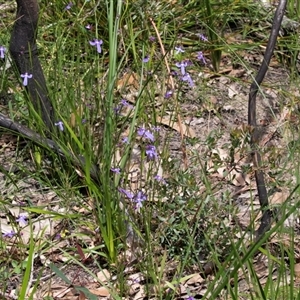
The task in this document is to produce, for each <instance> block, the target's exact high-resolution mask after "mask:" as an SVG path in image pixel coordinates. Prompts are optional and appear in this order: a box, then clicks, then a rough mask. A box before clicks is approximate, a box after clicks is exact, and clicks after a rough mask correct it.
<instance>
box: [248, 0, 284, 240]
mask: <svg viewBox="0 0 300 300" xmlns="http://www.w3.org/2000/svg"><path fill="white" fill-rule="evenodd" d="M286 3H287V0H280V2H279V4H278V6H277V9H276V12H275V15H274V20H273V24H272V30H271V33H270V37H269V41H268V45H267V48H266V51H265V55H264V59H263V62H262V64H261V66H260V69H259V71H258V73H257V75H256V77H255V79H254V80H253V82H252V83H251V86H250V93H249V101H248V125H249V127H250V128H251V130H252V132H251V142H250V144H251V150H252V161H253V166H254V172H255V180H256V186H257V191H258V198H259V203H260V208H261V211H262V218H261V223H260V226H259V228H258V230H257V231H256V234H255V235H256V241H258V240H260V239H261V238H262V237H263V235H264V234H265V232H266V231H268V230H269V229H270V228H271V222H272V212H271V210H270V208H269V200H268V193H267V189H266V184H265V179H264V173H263V171H262V159H261V155H260V153H259V150H258V144H259V139H260V132H259V128H258V126H257V124H256V95H257V92H258V90H259V88H260V85H261V83H262V81H263V80H264V78H265V75H266V73H267V70H268V67H269V64H270V61H271V58H272V56H273V52H274V49H275V45H276V41H277V37H278V34H279V30H280V26H281V23H282V19H283V16H284V12H285V8H286Z"/></svg>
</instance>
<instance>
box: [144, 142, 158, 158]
mask: <svg viewBox="0 0 300 300" xmlns="http://www.w3.org/2000/svg"><path fill="white" fill-rule="evenodd" d="M146 155H147V158H148V159H149V160H155V159H156V158H157V152H156V147H155V146H153V145H147V146H146Z"/></svg>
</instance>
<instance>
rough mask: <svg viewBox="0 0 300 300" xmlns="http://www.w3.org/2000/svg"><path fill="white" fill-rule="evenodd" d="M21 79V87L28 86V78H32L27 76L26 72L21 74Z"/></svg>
mask: <svg viewBox="0 0 300 300" xmlns="http://www.w3.org/2000/svg"><path fill="white" fill-rule="evenodd" d="M21 77H22V78H24V79H23V85H24V86H27V85H28V78H32V74H28V73H27V72H26V73H25V74H21Z"/></svg>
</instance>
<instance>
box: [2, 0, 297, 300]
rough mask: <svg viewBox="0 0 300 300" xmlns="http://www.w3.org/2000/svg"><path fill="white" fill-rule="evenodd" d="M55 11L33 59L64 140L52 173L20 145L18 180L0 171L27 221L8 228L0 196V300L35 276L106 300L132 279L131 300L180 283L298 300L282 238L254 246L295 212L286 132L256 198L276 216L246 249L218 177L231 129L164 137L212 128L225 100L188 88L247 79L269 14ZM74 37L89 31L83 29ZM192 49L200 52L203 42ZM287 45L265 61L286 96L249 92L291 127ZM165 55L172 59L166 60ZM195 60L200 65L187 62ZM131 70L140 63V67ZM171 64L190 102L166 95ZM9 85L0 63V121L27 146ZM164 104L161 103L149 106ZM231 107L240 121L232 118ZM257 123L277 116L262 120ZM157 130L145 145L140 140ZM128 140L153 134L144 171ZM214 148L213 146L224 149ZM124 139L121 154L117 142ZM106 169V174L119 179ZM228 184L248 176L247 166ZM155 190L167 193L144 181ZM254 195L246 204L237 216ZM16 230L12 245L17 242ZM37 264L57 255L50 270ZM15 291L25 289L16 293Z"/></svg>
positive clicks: (21, 104) (15, 88) (58, 7)
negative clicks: (6, 233)
mask: <svg viewBox="0 0 300 300" xmlns="http://www.w3.org/2000/svg"><path fill="white" fill-rule="evenodd" d="M66 5H67V3H66V2H63V1H61V0H58V1H55V2H53V1H43V2H42V3H40V8H41V11H40V27H39V34H38V46H39V53H40V60H41V63H42V66H43V70H44V74H45V77H46V80H47V84H48V88H49V94H50V98H51V100H52V102H53V105H54V107H55V111H56V122H58V121H62V122H63V124H64V130H63V131H59V130H57V131H56V132H54V133H53V135H52V137H51V138H52V139H53V140H54V141H56V142H57V144H58V145H59V146H60V147H61V149H62V150H63V152H64V153H65V156H66V157H67V159H63V158H62V157H59V156H58V155H57V154H55V153H53V152H51V151H49V150H45V149H44V150H41V149H40V148H38V147H37V146H34V145H32V144H30V143H28V144H26V146H25V147H24V145H23V144H22V143H20V144H18V148H17V150H16V155H15V158H13V160H14V165H15V166H17V167H18V169H19V170H20V172H18V173H13V172H10V171H9V172H8V171H7V172H6V173H7V174H6V182H5V184H4V185H3V188H5V189H7V187H9V188H10V194H11V195H15V197H14V198H13V199H15V198H17V196H16V195H18V196H19V197H21V198H22V199H21V201H22V202H25V203H24V204H25V205H23V206H21V210H22V211H24V212H27V213H28V225H27V226H25V228H23V229H22V228H20V226H19V224H18V222H16V217H17V216H15V215H13V214H12V213H11V211H10V208H11V207H19V206H20V205H19V204H18V202H13V203H12V201H11V199H10V198H9V197H8V196H7V194H5V193H3V196H2V198H1V201H0V207H1V208H0V211H1V212H2V214H3V215H4V216H7V219H8V220H9V222H7V226H11V227H12V228H13V229H14V231H15V232H16V235H15V236H14V237H12V238H2V239H0V253H1V254H2V255H0V257H7V259H5V260H4V259H0V270H1V272H0V282H3V285H1V284H0V288H1V291H2V293H3V294H4V293H5V292H6V291H8V290H10V289H11V287H10V286H8V284H9V278H11V277H12V276H18V277H19V278H20V284H19V285H18V286H17V287H16V295H17V296H18V297H19V299H32V298H33V295H35V294H36V293H38V290H39V283H40V280H41V279H40V278H42V277H43V274H42V272H44V271H46V270H47V271H48V272H50V271H51V272H53V273H54V274H56V275H57V276H58V277H59V278H60V279H61V280H62V281H63V282H65V283H66V285H70V284H72V283H73V282H72V280H73V279H74V278H73V279H72V278H68V276H69V271H68V268H69V267H70V266H77V268H78V269H80V270H84V272H86V273H88V274H89V275H90V276H91V277H92V278H93V279H94V280H95V281H98V282H99V284H100V285H104V286H106V287H107V288H108V289H109V291H110V294H111V296H112V298H113V299H122V297H124V298H126V299H131V298H132V297H133V296H132V295H133V294H131V283H130V281H129V279H130V276H131V275H132V273H133V274H141V276H142V278H143V279H142V280H140V284H141V286H143V287H144V294H145V295H147V296H149V298H150V297H151V296H154V297H155V299H179V298H180V287H181V286H182V284H184V283H185V282H186V281H187V280H188V279H189V277H192V275H193V274H195V273H200V274H201V276H202V277H203V279H204V278H205V285H206V286H207V290H205V291H204V292H203V294H204V299H272V300H273V299H298V298H299V290H298V287H297V285H296V284H295V286H294V285H293V282H294V279H295V281H297V280H296V279H297V278H296V277H297V276H296V274H295V272H294V265H295V263H296V257H295V252H296V249H298V245H297V244H296V242H294V240H296V238H295V235H296V233H294V232H293V230H290V231H289V232H287V235H288V236H289V238H290V240H291V242H290V243H289V244H285V243H283V242H278V243H275V244H276V245H275V244H274V243H271V242H268V241H267V240H268V238H269V237H270V236H271V235H272V234H275V233H277V235H278V236H280V235H281V234H283V233H284V232H285V231H286V228H285V227H284V226H283V223H284V221H285V220H286V219H287V217H288V216H289V215H290V214H292V213H294V212H295V211H297V209H298V206H299V205H298V204H297V203H298V200H299V189H298V185H299V164H298V161H299V159H298V155H297V154H298V145H297V143H296V142H293V141H294V140H296V139H297V138H296V136H297V132H296V129H295V126H294V127H293V124H289V123H288V122H286V124H285V126H286V127H285V128H284V127H283V126H280V128H279V129H278V132H279V134H281V136H282V140H284V143H283V142H282V144H281V145H283V146H282V148H281V149H280V147H279V146H280V145H279V146H278V145H276V146H275V147H273V148H272V147H269V148H268V147H265V148H264V149H263V151H264V154H265V156H264V157H265V158H264V159H266V161H265V160H264V162H265V169H266V176H267V183H268V191H270V193H271V194H272V191H276V189H283V188H286V189H287V190H288V194H289V195H290V196H289V197H288V200H287V201H286V202H285V204H284V205H283V207H280V215H279V217H278V222H277V223H276V224H274V226H273V227H272V230H271V231H270V232H269V233H267V235H266V237H265V239H264V240H262V241H261V242H259V243H257V244H251V243H249V239H250V240H251V237H253V234H254V230H253V228H254V226H255V224H257V222H258V221H254V219H255V216H254V215H255V213H256V212H255V208H254V206H255V204H251V205H253V207H252V208H251V207H250V208H249V210H251V209H253V212H252V215H251V220H250V226H249V228H248V229H241V227H240V226H239V225H238V221H239V219H238V218H239V217H238V216H237V205H236V203H235V201H236V200H235V199H234V198H233V196H232V192H233V188H232V182H233V181H234V176H232V177H231V178H230V179H229V178H228V177H226V176H224V177H222V176H223V175H222V176H221V175H220V172H221V171H220V168H224V166H226V167H227V171H228V170H229V171H228V172H229V173H232V174H234V173H233V171H232V160H236V159H240V160H243V159H244V158H245V157H247V155H248V153H249V144H248V141H249V136H248V132H247V129H245V128H243V129H241V127H238V126H236V127H235V128H231V132H227V131H225V130H224V129H223V128H222V127H221V126H220V127H218V128H209V125H208V126H206V127H203V126H202V125H201V124H200V125H199V128H203V130H206V129H207V134H206V135H201V134H199V132H200V130H199V131H198V136H197V137H186V136H184V137H183V136H182V135H181V133H180V130H179V129H178V128H177V127H176V126H178V116H180V117H181V120H189V118H191V117H193V118H204V119H205V121H207V122H209V120H210V119H214V118H218V119H221V120H223V119H224V120H226V119H225V112H224V111H222V109H223V106H225V105H226V104H228V103H226V102H225V101H228V99H227V100H223V95H222V91H219V88H220V86H218V85H217V83H214V84H211V82H209V80H210V78H211V77H209V78H204V75H205V74H209V75H210V76H215V75H216V73H217V72H219V71H220V72H221V71H222V70H223V69H224V68H225V67H228V66H226V60H230V61H231V62H232V64H229V65H235V66H240V67H242V68H243V69H245V70H246V71H247V72H249V74H250V73H251V72H252V71H253V72H255V70H257V67H258V66H257V65H256V66H255V64H251V62H249V60H248V61H247V60H246V58H245V56H246V54H245V53H250V54H249V55H252V56H254V57H256V55H261V54H262V48H259V46H265V45H266V42H267V38H268V34H269V31H270V28H269V25H268V22H269V21H270V19H271V16H272V14H271V13H267V11H266V10H264V9H258V8H257V5H256V4H255V3H252V2H249V1H238V2H237V1H221V2H220V1H209V0H207V1H206V2H205V5H203V3H200V2H199V1H189V2H188V3H186V1H177V2H172V1H160V2H157V1H139V0H138V1H131V2H130V1H127V2H126V1H113V0H111V1H100V2H97V1H93V0H91V1H78V2H76V3H74V5H73V6H72V7H71V8H70V9H69V10H65V7H66ZM289 5H290V6H289V12H288V16H289V17H290V18H292V19H294V20H297V17H298V13H295V11H293V7H294V6H295V7H298V5H299V4H298V2H297V1H295V2H294V3H292V4H291V3H290V4H289ZM296 12H298V10H296ZM13 18H14V14H11V13H10V12H7V13H5V18H4V17H2V18H1V21H0V22H1V26H2V25H3V26H2V27H3V28H5V29H7V30H6V31H1V32H0V45H1V44H2V45H5V46H6V47H7V48H8V41H9V32H10V30H11V28H12V24H13V23H12V22H13ZM150 18H151V19H152V22H151V21H150ZM264 20H266V21H264ZM88 24H90V25H91V26H92V27H91V29H90V30H87V29H86V28H85V26H87V25H88ZM156 32H159V35H160V36H159V37H158V36H157V33H156ZM197 34H203V35H205V36H207V37H208V41H204V40H202V39H200V38H199V36H198V35H197ZM257 34H260V36H259V37H258V35H257ZM229 36H232V37H233V38H232V39H230V38H228V37H229ZM152 37H153V38H155V40H154V41H153V39H152ZM93 39H101V40H103V44H102V52H101V53H97V49H96V47H94V46H92V45H91V44H90V42H89V41H92V40H93ZM160 39H161V44H160ZM298 43H299V41H298V37H297V34H296V33H293V32H291V33H289V34H288V35H287V36H284V37H281V38H280V39H279V42H278V47H277V51H276V53H275V56H276V61H277V62H279V64H282V65H285V67H286V68H289V71H290V73H289V76H290V81H289V83H288V84H287V85H282V86H274V85H272V82H271V83H270V82H268V83H265V82H264V84H265V86H264V87H270V88H272V89H273V90H275V91H276V92H278V95H279V96H280V97H282V102H280V101H279V102H280V103H279V104H278V106H280V107H279V108H278V109H279V111H281V110H282V109H283V107H285V106H286V107H288V108H289V111H292V110H293V107H294V106H295V105H297V103H298V98H297V96H296V95H294V94H293V93H292V92H290V91H289V87H290V86H293V85H296V84H297V75H296V70H295V67H294V66H295V61H296V57H297V52H298V46H297V45H298ZM162 47H163V48H162ZM175 47H182V48H183V49H184V50H185V52H184V53H178V54H176V51H175ZM199 51H202V52H203V54H204V56H205V59H206V60H207V62H208V64H207V65H204V64H203V63H201V62H200V61H198V60H197V59H196V57H197V52H199ZM163 53H165V55H164V54H163ZM146 56H147V57H148V58H149V61H148V62H143V59H144V58H145V57H146ZM6 59H7V60H9V58H8V56H6ZM183 60H190V61H191V62H192V65H188V66H187V67H186V70H187V71H188V72H190V74H191V77H192V79H193V80H194V82H195V87H193V88H191V87H190V86H189V84H188V82H187V81H181V80H180V77H179V76H177V75H173V82H174V83H175V84H174V87H173V86H172V85H173V83H172V81H171V79H170V74H169V73H168V68H169V67H170V68H171V70H172V72H174V71H176V72H177V73H179V72H180V69H179V68H177V67H176V65H175V64H176V62H180V61H183ZM224 66H225V67H224ZM127 74H129V75H130V74H131V76H128V75H127ZM198 74H201V76H198ZM202 75H203V76H202ZM126 76H127V77H126ZM222 76H223V77H224V78H227V79H228V81H227V82H226V83H225V85H228V87H230V88H232V87H231V86H230V84H231V83H232V82H236V83H237V84H240V85H241V86H243V87H245V88H244V90H246V91H248V89H249V86H250V81H251V77H250V76H249V77H248V78H247V80H243V79H241V78H239V77H235V76H234V75H233V76H232V75H230V74H229V75H228V76H227V73H224V74H222ZM125 78H127V79H128V78H129V80H128V82H126V79H125ZM20 83H21V81H20V80H19V77H18V74H16V73H15V72H14V68H13V67H11V68H7V69H5V68H3V64H2V62H0V95H2V94H6V92H7V91H9V92H10V96H9V97H8V103H7V104H6V105H5V110H6V113H7V114H8V115H9V116H10V117H11V118H13V119H14V120H17V121H18V122H20V123H23V124H26V125H27V126H29V127H30V128H32V129H34V130H36V131H38V132H39V133H43V131H44V128H43V125H41V122H40V120H39V119H38V116H37V115H36V114H35V112H34V111H33V108H32V107H31V105H30V103H29V100H28V96H27V95H26V92H25V91H24V89H23V87H22V86H21V85H20ZM122 85H123V88H121V87H120V86H122ZM170 90H172V92H173V94H172V96H171V98H165V94H166V93H167V92H168V91H170ZM212 95H215V96H216V95H217V96H216V97H217V98H218V100H217V101H214V98H212ZM224 98H225V96H224ZM263 98H264V99H266V98H267V95H266V94H263ZM122 99H126V100H127V102H128V103H129V106H128V107H127V106H126V105H123V106H122V105H121V106H120V103H121V100H122ZM220 99H221V100H220ZM243 99H244V98H243ZM243 99H242V100H241V104H240V105H241V106H244V107H245V111H246V106H247V104H246V102H245V103H242V101H243ZM229 104H230V103H229ZM187 105H190V106H187ZM190 107H192V108H190ZM195 107H196V108H195ZM116 108H117V109H116ZM269 108H270V107H269ZM271 113H273V114H276V116H278V112H274V111H273V112H271ZM162 117H165V118H166V117H167V120H169V124H167V123H166V122H164V124H163V123H162V122H161V118H162ZM277 118H278V117H277ZM183 123H184V122H183V121H182V122H181V124H183ZM232 124H234V122H232ZM157 126H159V127H160V131H155V130H154V129H153V128H154V127H157ZM201 126H202V127H201ZM140 127H142V128H145V129H147V130H150V131H151V132H152V133H153V135H154V137H155V141H154V142H153V143H152V142H151V145H154V146H156V149H157V152H158V158H156V159H154V160H149V159H147V155H148V154H147V152H148V151H149V148H147V147H149V144H150V141H149V139H147V138H146V137H145V136H144V137H141V136H139V134H138V129H139V128H140ZM172 127H173V128H177V131H176V130H174V129H172ZM287 132H288V133H289V134H287ZM224 136H228V139H227V142H226V143H224V140H222V138H224ZM293 136H294V137H293ZM124 137H127V138H128V143H124V142H122V141H123V138H124ZM174 141H177V144H176V147H177V148H176V150H174ZM222 143H223V144H222ZM172 147H173V148H172ZM222 151H224V152H226V153H229V155H228V157H226V158H224V157H223V156H222V153H223V152H222ZM70 154H72V155H74V156H75V157H80V158H81V159H84V162H85V165H84V167H83V168H81V169H80V168H79V167H75V166H74V164H73V163H72V159H71V156H70ZM68 157H69V158H68ZM266 157H268V158H266ZM20 158H22V159H23V161H22V160H21V161H19V159H20ZM24 161H25V162H26V164H25V163H24ZM291 161H293V162H294V163H293V164H292V165H291V164H290V162H291ZM235 162H236V161H235ZM28 166H30V167H28ZM93 166H96V167H97V168H98V169H99V173H98V178H97V180H95V179H93V178H91V175H90V174H91V168H92V167H93ZM111 168H120V169H121V172H120V174H119V173H114V172H112V170H111ZM243 168H244V172H245V173H248V174H249V175H251V165H250V164H249V163H245V164H244V165H243ZM137 169H138V171H137ZM218 172H219V173H218ZM157 174H159V175H160V176H162V177H164V179H165V180H166V183H167V184H164V182H159V181H157V180H155V178H154V176H155V175H157ZM22 180H29V181H30V180H33V181H34V184H35V185H37V186H38V187H39V189H38V190H39V193H40V194H41V195H44V199H47V197H50V196H49V195H50V194H49V191H53V192H55V197H54V198H53V200H51V201H45V202H43V201H40V202H37V201H36V199H35V198H34V197H33V198H30V195H29V196H26V195H25V196H24V195H22V193H25V192H24V191H23V189H22V188H21V187H20V186H19V185H20V181H22ZM120 188H122V189H125V190H126V191H128V192H130V193H131V194H132V195H137V193H138V192H139V191H140V192H143V193H145V194H146V195H147V200H145V201H143V202H142V207H140V208H138V209H137V203H136V202H135V201H134V199H136V198H134V199H130V197H126V195H125V194H124V193H122V192H120V191H119V190H120ZM18 193H19V194H18ZM273 193H274V192H273ZM254 194H255V193H254V192H253V194H252V195H251V196H249V197H250V198H251V201H253V203H254V202H255V195H254ZM139 195H140V196H141V194H139ZM127 196H128V193H127ZM129 196H130V195H129ZM23 198H24V199H23ZM41 220H51V222H52V223H50V224H52V225H51V226H52V229H51V230H50V229H49V228H46V227H44V228H43V229H42V230H41V232H40V233H39V236H36V234H37V232H36V229H35V228H37V226H38V224H39V222H40V221H41ZM45 222H46V221H45ZM1 224H2V222H1ZM7 228H10V227H7ZM2 229H3V228H2ZM25 229H26V230H27V231H28V235H27V236H26V238H25V236H24V235H22V234H21V232H22V231H23V230H25ZM48 230H50V231H48ZM11 249H16V250H15V251H11ZM52 250H53V253H55V254H58V255H59V259H58V260H57V261H55V259H53V256H52V254H53V253H52ZM129 254H130V257H129ZM89 259H90V260H91V261H92V262H93V263H92V265H90V264H89V263H88V261H89ZM259 259H260V260H259ZM38 261H39V264H38ZM208 263H209V264H212V265H213V266H214V267H213V268H214V269H215V272H214V275H212V274H210V273H209V274H206V271H205V269H206V265H207V264H208ZM263 263H265V264H266V265H265V266H264V268H263V269H264V270H265V273H264V276H265V280H261V278H260V279H259V276H260V273H259V271H258V270H257V268H258V266H260V265H262V264H263ZM128 267H132V268H133V269H132V271H130V272H129V271H128ZM275 268H276V269H277V271H276V278H275V279H274V278H273V270H274V269H275ZM103 269H107V270H109V272H110V273H111V274H112V277H113V279H109V280H108V281H105V282H103V281H102V280H103V279H101V280H100V279H99V278H98V277H97V275H96V274H97V272H99V271H101V270H103ZM287 270H288V271H287ZM33 275H34V276H33ZM242 275H243V276H244V279H243V280H244V281H245V282H246V285H249V288H248V289H246V290H242V289H241V284H240V281H241V276H242ZM32 276H33V277H32ZM79 277H80V276H79ZM289 280H290V282H289ZM135 283H136V282H135ZM29 284H30V285H31V286H32V287H34V288H33V289H31V290H29V289H28V285H29ZM76 289H77V291H78V292H81V293H83V294H84V295H85V296H86V297H87V298H89V299H97V298H96V296H95V295H92V294H91V292H90V291H89V287H88V286H87V285H85V284H83V283H82V284H81V285H80V284H77V283H76ZM49 290H51V286H50V287H49ZM200 290H201V289H200ZM203 290H204V289H203ZM198 292H199V291H194V290H193V289H192V287H189V286H188V287H187V291H186V297H187V296H191V297H192V296H193V297H196V296H197V295H198V294H197V293H198ZM48 299H51V297H50V296H49V297H48Z"/></svg>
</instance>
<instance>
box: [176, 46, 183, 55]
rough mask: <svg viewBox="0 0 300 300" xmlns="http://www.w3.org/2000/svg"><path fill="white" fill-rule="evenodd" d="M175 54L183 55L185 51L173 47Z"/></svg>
mask: <svg viewBox="0 0 300 300" xmlns="http://www.w3.org/2000/svg"><path fill="white" fill-rule="evenodd" d="M175 50H176V52H175V54H179V53H184V52H185V51H184V50H183V49H182V48H181V47H175Z"/></svg>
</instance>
